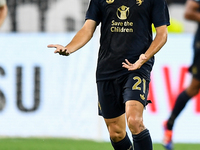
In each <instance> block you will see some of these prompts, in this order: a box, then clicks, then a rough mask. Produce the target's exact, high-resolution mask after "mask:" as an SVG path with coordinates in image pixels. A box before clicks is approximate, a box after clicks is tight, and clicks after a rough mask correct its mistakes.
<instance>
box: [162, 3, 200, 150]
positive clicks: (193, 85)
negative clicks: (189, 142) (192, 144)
mask: <svg viewBox="0 0 200 150" xmlns="http://www.w3.org/2000/svg"><path fill="white" fill-rule="evenodd" d="M184 16H185V19H188V20H191V21H196V22H197V23H198V29H197V31H196V34H195V37H194V43H193V49H194V58H193V63H192V65H191V66H190V68H189V72H190V73H191V74H192V80H191V82H190V84H189V86H188V87H187V88H186V89H185V90H184V91H183V92H181V93H180V94H179V96H178V97H177V99H176V102H175V105H174V108H173V110H172V112H171V114H170V117H169V118H168V120H167V121H165V122H164V138H163V146H164V147H165V148H166V150H172V149H173V143H172V131H173V130H172V129H173V126H174V123H175V120H176V118H177V117H178V116H179V114H180V113H181V111H182V110H183V109H184V108H185V105H186V103H187V102H188V101H189V100H190V99H191V98H192V97H194V96H195V95H197V94H198V92H199V89H200V45H199V42H200V24H199V23H200V0H187V2H186V9H185V15H184Z"/></svg>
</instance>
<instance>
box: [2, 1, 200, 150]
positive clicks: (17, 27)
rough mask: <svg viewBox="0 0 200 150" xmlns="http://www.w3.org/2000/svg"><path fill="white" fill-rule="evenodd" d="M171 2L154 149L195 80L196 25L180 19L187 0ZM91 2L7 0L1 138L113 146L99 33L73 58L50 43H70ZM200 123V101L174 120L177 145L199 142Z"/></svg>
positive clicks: (151, 113)
mask: <svg viewBox="0 0 200 150" xmlns="http://www.w3.org/2000/svg"><path fill="white" fill-rule="evenodd" d="M167 2H168V5H169V11H170V17H171V26H170V27H169V38H168V43H167V44H166V45H165V46H164V47H163V49H162V50H161V51H160V52H159V53H158V54H156V63H155V66H154V70H153V72H152V82H151V85H150V94H149V98H150V99H151V100H152V101H153V104H152V105H150V106H149V107H148V108H147V110H146V111H145V112H144V115H145V116H144V117H145V119H144V120H145V124H146V126H147V127H148V128H149V130H150V132H151V135H152V138H153V142H154V143H161V141H162V134H163V130H162V122H163V121H164V120H165V119H166V118H167V117H168V115H169V113H170V111H171V108H172V106H173V103H174V100H175V98H176V96H177V94H178V93H179V92H180V91H181V90H183V89H184V88H185V86H186V85H187V84H188V82H189V81H190V75H189V74H188V73H187V71H186V70H187V67H188V66H189V65H190V64H191V61H192V55H193V53H192V41H193V35H194V32H195V30H196V24H195V23H194V22H189V21H186V20H185V19H184V18H183V13H184V8H185V5H184V4H185V0H168V1H167ZM88 3H89V0H7V4H8V10H9V12H8V16H7V18H6V20H5V22H4V24H3V26H2V27H1V28H0V52H1V55H0V118H1V119H0V129H1V130H0V137H2V138H5V137H6V138H10V137H11V138H14V137H20V138H28V137H40V138H47V137H48V138H49V137H50V138H73V139H74V138H75V139H77V138H78V139H92V140H95V141H103V142H108V141H109V137H108V133H107V129H106V126H105V124H104V122H103V120H102V118H101V117H99V116H98V115H97V93H96V84H95V68H96V59H97V55H98V46H99V43H98V41H99V39H98V37H99V31H98V30H99V28H98V29H97V31H96V33H95V35H94V37H93V39H92V40H91V41H90V42H89V43H88V44H87V45H86V46H85V47H84V48H82V49H81V50H80V51H78V52H76V53H74V54H72V55H71V56H70V57H68V58H66V57H60V56H58V55H55V54H54V53H53V51H54V50H53V49H52V50H51V49H47V45H48V44H51V43H55V44H56V43H58V44H63V45H66V44H67V43H68V42H69V41H70V40H71V38H72V37H73V36H74V34H75V33H76V31H78V30H79V29H80V28H81V26H82V25H83V23H84V18H85V12H86V9H87V7H88ZM181 79H182V80H181ZM199 117H200V96H199V95H198V96H197V97H195V98H194V100H192V101H190V102H189V104H188V105H187V106H186V109H185V110H184V111H183V113H182V114H181V116H180V117H179V118H178V120H177V123H176V125H175V127H174V142H175V143H200V138H199V135H200V131H199V125H200V119H199ZM183 131H184V132H183ZM129 135H130V132H129ZM0 141H1V140H0ZM1 144H2V143H1V142H0V146H1ZM0 149H1V148H0ZM157 149H160V148H157ZM68 150H69V149H68ZM182 150H183V149H182Z"/></svg>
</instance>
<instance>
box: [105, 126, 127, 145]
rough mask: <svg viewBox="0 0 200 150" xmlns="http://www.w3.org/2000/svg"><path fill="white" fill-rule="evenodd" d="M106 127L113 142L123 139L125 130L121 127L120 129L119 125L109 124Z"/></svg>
mask: <svg viewBox="0 0 200 150" xmlns="http://www.w3.org/2000/svg"><path fill="white" fill-rule="evenodd" d="M108 129H109V134H110V138H111V140H112V141H113V142H119V141H121V140H123V138H124V137H125V135H126V131H124V130H123V129H121V128H120V127H118V126H116V125H112V126H109V128H108Z"/></svg>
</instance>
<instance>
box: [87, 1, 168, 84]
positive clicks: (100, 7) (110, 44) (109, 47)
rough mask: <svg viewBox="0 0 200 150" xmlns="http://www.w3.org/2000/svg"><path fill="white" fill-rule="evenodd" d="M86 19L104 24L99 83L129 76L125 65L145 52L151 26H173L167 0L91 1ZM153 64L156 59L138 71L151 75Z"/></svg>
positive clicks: (98, 66)
mask: <svg viewBox="0 0 200 150" xmlns="http://www.w3.org/2000/svg"><path fill="white" fill-rule="evenodd" d="M86 19H92V20H94V21H96V22H97V25H99V24H101V37H100V48H99V54H98V64H97V72H96V76H97V81H98V80H107V79H113V78H116V77H119V76H121V75H124V74H127V73H129V71H128V70H127V69H126V68H123V67H122V62H124V60H125V59H128V60H129V61H130V62H131V63H134V62H135V61H137V60H138V58H139V56H140V55H141V54H142V53H145V52H146V50H147V49H148V48H149V46H150V44H151V42H152V40H153V37H152V24H154V26H155V27H158V26H162V25H169V24H170V23H169V12H168V8H167V4H166V1H165V0H91V1H90V4H89V7H88V10H87V13H86ZM153 64H154V57H152V58H151V59H150V60H149V61H148V62H146V63H145V64H144V65H143V66H142V67H141V68H140V69H139V70H138V71H141V72H142V73H144V74H150V72H151V69H152V66H153Z"/></svg>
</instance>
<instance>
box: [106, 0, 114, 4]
mask: <svg viewBox="0 0 200 150" xmlns="http://www.w3.org/2000/svg"><path fill="white" fill-rule="evenodd" d="M106 2H107V3H108V4H112V3H113V2H114V0H106Z"/></svg>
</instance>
